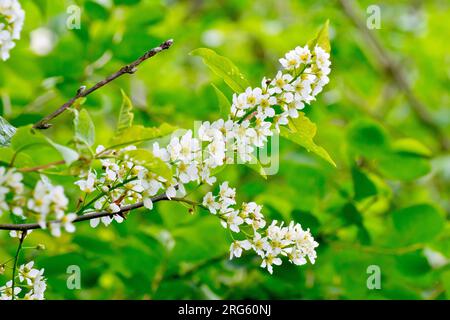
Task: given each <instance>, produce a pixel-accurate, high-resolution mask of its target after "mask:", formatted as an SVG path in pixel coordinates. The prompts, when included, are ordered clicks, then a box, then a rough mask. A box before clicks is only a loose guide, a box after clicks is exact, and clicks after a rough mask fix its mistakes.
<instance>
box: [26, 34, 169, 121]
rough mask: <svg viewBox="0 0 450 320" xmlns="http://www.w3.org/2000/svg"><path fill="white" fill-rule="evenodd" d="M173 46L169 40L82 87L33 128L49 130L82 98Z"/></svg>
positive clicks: (135, 69)
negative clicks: (56, 120)
mask: <svg viewBox="0 0 450 320" xmlns="http://www.w3.org/2000/svg"><path fill="white" fill-rule="evenodd" d="M172 44H173V40H172V39H169V40H167V41H165V42H163V43H161V44H160V45H159V46H158V47H155V48H153V49H151V50H149V51H147V52H146V53H145V54H144V55H142V56H141V57H140V58H139V59H137V60H135V61H134V62H132V63H130V64H128V65H126V66H124V67H122V68H120V69H119V70H118V71H117V72H115V73H113V74H111V75H110V76H108V77H106V78H105V79H103V80H102V81H100V82H98V83H96V84H95V85H93V86H92V87H90V88H89V89H86V87H84V86H82V87H80V88H79V89H78V90H77V93H76V94H75V96H74V97H73V98H71V99H70V100H69V101H67V102H66V103H64V104H63V105H62V106H60V107H59V108H58V109H56V110H55V111H54V112H53V113H51V114H49V115H48V116H46V117H45V118H43V119H42V120H40V121H39V122H37V123H36V124H35V125H34V126H33V128H35V129H48V128H50V127H51V124H49V123H48V122H49V121H51V120H53V119H54V118H56V117H57V116H59V115H60V114H61V113H63V112H64V111H66V110H67V109H68V108H70V107H71V106H72V105H73V104H74V103H75V101H77V100H78V99H80V98H83V97H86V96H88V95H89V94H91V93H92V92H94V91H95V90H97V89H99V88H101V87H103V86H104V85H106V84H108V83H110V82H111V81H113V80H115V79H117V78H119V77H120V76H122V75H124V74H127V73H128V74H133V73H135V72H136V71H137V67H138V66H139V65H140V64H141V63H142V62H144V61H145V60H147V59H149V58H151V57H153V56H154V55H156V54H157V53H158V52H161V51H163V50H166V49H169V48H170V46H171V45H172Z"/></svg>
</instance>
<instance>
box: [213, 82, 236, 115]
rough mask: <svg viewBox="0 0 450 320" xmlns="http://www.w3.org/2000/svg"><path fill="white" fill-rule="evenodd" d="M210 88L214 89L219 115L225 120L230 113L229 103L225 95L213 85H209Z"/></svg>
mask: <svg viewBox="0 0 450 320" xmlns="http://www.w3.org/2000/svg"><path fill="white" fill-rule="evenodd" d="M211 86H212V87H213V88H214V91H215V92H216V95H217V102H218V103H219V108H220V115H221V116H222V117H224V118H227V117H228V115H229V113H230V107H231V102H230V101H229V100H228V98H227V97H226V96H225V94H224V93H223V92H222V91H221V90H220V89H219V88H217V86H216V85H215V84H214V83H211Z"/></svg>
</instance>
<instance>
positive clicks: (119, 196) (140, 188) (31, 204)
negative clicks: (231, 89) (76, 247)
mask: <svg viewBox="0 0 450 320" xmlns="http://www.w3.org/2000/svg"><path fill="white" fill-rule="evenodd" d="M2 3H3V2H2V0H0V8H1V4H2ZM0 43H1V42H0ZM329 57H330V56H329V54H328V53H327V52H326V51H325V50H323V49H322V48H321V47H319V46H315V47H314V48H313V49H312V50H310V49H309V48H308V46H305V47H297V48H295V49H294V50H292V51H290V52H288V53H287V54H286V55H285V57H284V58H282V59H280V63H281V64H282V66H283V70H282V71H279V72H278V73H277V74H276V76H275V78H274V79H273V80H270V79H266V78H263V80H262V83H261V87H257V88H247V89H246V90H245V92H243V93H240V94H234V96H233V103H232V105H231V110H230V115H229V117H228V118H227V119H219V120H217V121H214V122H209V121H205V122H203V123H201V125H200V126H199V128H198V130H197V131H196V134H194V131H193V130H187V131H186V132H184V133H183V134H182V135H176V136H175V135H174V136H172V137H171V139H170V141H169V143H168V144H167V145H165V146H162V145H160V144H159V143H158V142H154V144H153V148H152V153H150V152H148V151H146V150H145V149H137V148H136V147H135V146H127V147H124V148H122V149H119V150H114V149H111V148H105V147H103V146H101V145H100V146H98V147H97V148H96V150H95V157H94V159H95V160H98V161H99V162H100V165H101V168H98V169H97V170H96V169H94V167H93V168H90V169H89V170H88V171H86V172H83V173H82V174H81V175H80V177H79V180H78V181H76V182H75V184H76V185H77V186H78V187H79V189H80V190H81V191H82V192H83V193H84V196H83V197H82V198H81V199H80V203H79V206H78V210H77V213H66V212H67V209H68V199H67V198H66V196H65V194H64V189H63V187H62V186H54V185H52V183H51V182H50V181H49V180H48V178H46V177H45V176H43V175H41V178H40V180H39V181H38V182H37V184H36V186H35V187H34V189H33V190H32V191H31V192H29V194H27V195H28V196H25V192H24V190H23V189H24V187H23V184H22V175H21V174H20V173H17V172H16V171H14V169H8V170H7V169H5V168H0V214H1V213H2V212H3V211H11V212H12V213H14V214H15V215H17V216H20V217H23V218H25V216H26V215H29V214H30V213H31V214H34V215H36V216H37V221H38V222H39V224H40V226H41V227H42V228H46V227H49V229H50V232H51V233H52V235H54V236H59V235H60V234H61V229H62V228H63V229H65V230H66V231H67V232H74V231H75V226H74V224H73V222H74V220H76V218H77V216H78V214H89V213H92V212H106V213H109V214H108V215H104V216H102V217H101V218H96V219H91V220H90V224H91V226H92V227H97V226H98V225H99V224H100V222H101V223H102V224H104V225H105V226H107V225H109V224H110V223H111V222H112V221H116V222H118V223H121V222H122V221H123V219H124V216H123V214H124V213H123V212H122V210H123V207H124V206H126V205H134V204H138V203H142V205H143V206H144V207H146V208H147V209H149V210H151V209H152V208H153V201H152V199H153V198H154V197H155V196H156V195H161V194H164V195H165V196H166V197H167V198H169V199H172V200H173V199H174V198H175V200H177V199H178V198H180V197H184V196H185V195H186V193H187V192H186V189H187V188H188V187H191V186H193V185H196V186H198V185H200V184H203V185H205V184H207V185H210V186H213V185H214V183H215V182H216V177H214V175H213V174H212V173H213V169H215V168H217V167H220V166H223V165H225V164H228V163H233V161H234V159H235V157H237V158H238V159H240V160H242V161H244V162H248V161H250V160H252V159H253V158H254V155H253V153H254V151H255V150H256V148H261V147H263V146H264V145H265V143H266V142H267V140H268V137H269V136H271V135H272V134H273V131H275V130H278V131H279V126H280V125H286V124H288V122H289V119H290V118H296V117H298V115H299V114H298V110H301V109H302V108H303V107H304V104H305V103H310V102H311V101H312V100H314V99H315V97H316V95H317V94H318V93H319V92H320V91H321V90H322V88H323V86H324V85H326V84H327V83H328V81H329V79H328V74H329V73H330V65H331V62H330V60H329ZM147 158H151V159H147ZM153 160H158V161H156V162H158V165H159V164H162V165H163V166H164V168H163V169H167V170H161V171H166V172H165V174H163V173H162V172H159V171H158V170H157V169H156V170H155V169H154V168H153V167H152V165H151V163H152V162H154V161H153ZM149 163H150V164H149ZM158 168H161V167H158ZM188 184H189V186H188ZM202 205H203V207H205V208H207V209H208V210H209V211H210V212H211V213H212V214H214V215H216V216H217V217H218V218H219V219H220V221H221V224H222V225H223V226H224V227H225V228H227V229H229V230H230V231H231V234H232V235H233V234H237V235H238V236H239V237H241V236H245V239H243V240H236V241H234V242H233V243H232V245H231V248H230V258H233V257H240V256H241V254H242V251H243V250H249V249H253V250H254V251H255V252H256V253H257V254H258V255H259V256H260V257H261V258H262V263H261V266H262V267H265V268H267V269H268V271H269V272H270V273H272V272H273V267H272V266H273V265H279V264H281V263H282V260H281V257H283V256H284V257H287V259H288V260H289V261H290V262H291V263H294V264H296V265H302V264H305V263H306V262H307V259H308V260H309V261H310V262H311V263H314V261H315V258H316V251H315V248H316V247H317V246H318V244H317V242H315V241H314V239H313V237H312V236H311V233H310V232H309V229H308V230H306V231H305V230H303V229H302V227H301V225H300V224H295V223H294V222H291V223H290V224H289V225H287V226H284V224H283V223H281V224H278V223H277V222H276V221H274V222H273V223H272V224H270V225H269V226H267V222H266V220H265V218H264V216H263V214H262V206H260V205H258V204H256V203H255V202H248V203H242V204H241V205H240V206H237V202H236V190H235V189H234V188H230V187H229V185H228V182H223V183H222V184H221V185H220V187H219V192H218V194H217V195H213V193H212V192H208V193H207V194H206V195H205V196H204V198H203V202H202ZM24 210H26V212H24ZM18 235H19V234H18V233H16V234H14V235H12V236H18ZM4 291H5V292H6V287H5V289H4ZM34 292H36V290H35V291H34ZM11 294H12V293H11Z"/></svg>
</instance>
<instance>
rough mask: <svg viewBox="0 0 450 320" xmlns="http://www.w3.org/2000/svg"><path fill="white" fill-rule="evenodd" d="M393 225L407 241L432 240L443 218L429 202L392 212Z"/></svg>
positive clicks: (439, 230) (441, 226)
mask: <svg viewBox="0 0 450 320" xmlns="http://www.w3.org/2000/svg"><path fill="white" fill-rule="evenodd" d="M392 219H393V222H394V227H395V229H396V230H397V232H398V233H399V235H400V236H401V238H402V239H404V241H405V242H407V243H424V242H428V241H430V240H433V239H434V238H435V237H436V236H437V235H438V234H439V233H440V232H441V231H442V229H443V227H444V222H445V221H444V218H443V217H442V215H441V214H440V213H439V212H438V211H437V210H436V208H435V207H433V206H431V205H429V204H419V205H414V206H411V207H407V208H403V209H400V210H397V211H395V212H393V213H392Z"/></svg>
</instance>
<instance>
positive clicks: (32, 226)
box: [0, 193, 204, 231]
mask: <svg viewBox="0 0 450 320" xmlns="http://www.w3.org/2000/svg"><path fill="white" fill-rule="evenodd" d="M165 200H168V201H171V200H172V201H178V202H184V203H189V204H191V205H195V206H199V207H201V208H204V207H203V206H202V205H201V204H199V203H198V202H195V201H192V200H189V199H185V198H170V199H169V198H168V197H167V195H166V194H165V193H163V194H160V195H157V196H155V197H153V198H152V202H159V201H165ZM143 206H144V203H143V202H138V203H134V204H130V205H126V206H123V207H121V208H120V210H119V211H118V212H109V211H100V212H92V213H87V214H84V215H82V216H78V217H77V218H76V219H75V220H73V221H72V222H73V223H77V222H81V221H87V220H92V219H97V218H102V217H106V216H114V215H116V214H118V215H120V214H123V213H126V212H128V211H131V210H134V209H138V208H141V207H143ZM52 223H61V220H52V221H48V222H47V225H49V224H52ZM32 229H42V227H41V226H40V225H39V224H38V223H23V224H14V223H12V224H0V230H17V231H27V230H32Z"/></svg>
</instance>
